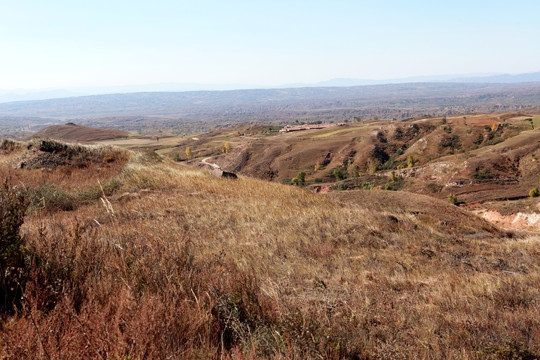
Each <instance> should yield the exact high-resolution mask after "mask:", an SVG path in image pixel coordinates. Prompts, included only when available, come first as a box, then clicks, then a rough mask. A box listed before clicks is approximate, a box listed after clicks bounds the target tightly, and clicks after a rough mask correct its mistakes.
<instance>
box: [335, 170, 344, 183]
mask: <svg viewBox="0 0 540 360" xmlns="http://www.w3.org/2000/svg"><path fill="white" fill-rule="evenodd" d="M332 175H334V176H335V178H336V181H339V180H343V179H345V174H344V173H343V171H341V170H339V169H335V170H334V171H332Z"/></svg>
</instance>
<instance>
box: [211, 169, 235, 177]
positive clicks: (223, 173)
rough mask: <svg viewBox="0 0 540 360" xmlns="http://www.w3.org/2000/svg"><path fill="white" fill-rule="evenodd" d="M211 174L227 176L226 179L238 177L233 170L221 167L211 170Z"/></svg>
mask: <svg viewBox="0 0 540 360" xmlns="http://www.w3.org/2000/svg"><path fill="white" fill-rule="evenodd" d="M212 175H213V176H215V177H217V178H228V179H238V176H236V174H235V173H233V172H228V171H223V170H221V169H214V170H212Z"/></svg>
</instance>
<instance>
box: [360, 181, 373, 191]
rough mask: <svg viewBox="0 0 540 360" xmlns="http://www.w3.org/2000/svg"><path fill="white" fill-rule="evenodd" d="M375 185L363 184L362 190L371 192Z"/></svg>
mask: <svg viewBox="0 0 540 360" xmlns="http://www.w3.org/2000/svg"><path fill="white" fill-rule="evenodd" d="M374 186H375V185H374V184H372V183H369V182H364V183H362V190H371V189H373V187H374Z"/></svg>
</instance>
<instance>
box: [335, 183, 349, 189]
mask: <svg viewBox="0 0 540 360" xmlns="http://www.w3.org/2000/svg"><path fill="white" fill-rule="evenodd" d="M348 188H349V186H348V185H347V184H345V183H339V184H338V186H337V189H338V190H347V189H348Z"/></svg>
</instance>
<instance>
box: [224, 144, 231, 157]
mask: <svg viewBox="0 0 540 360" xmlns="http://www.w3.org/2000/svg"><path fill="white" fill-rule="evenodd" d="M223 149H224V150H225V154H228V153H229V152H230V151H231V144H230V143H229V142H228V141H227V142H226V143H225V145H224V146H223Z"/></svg>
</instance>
